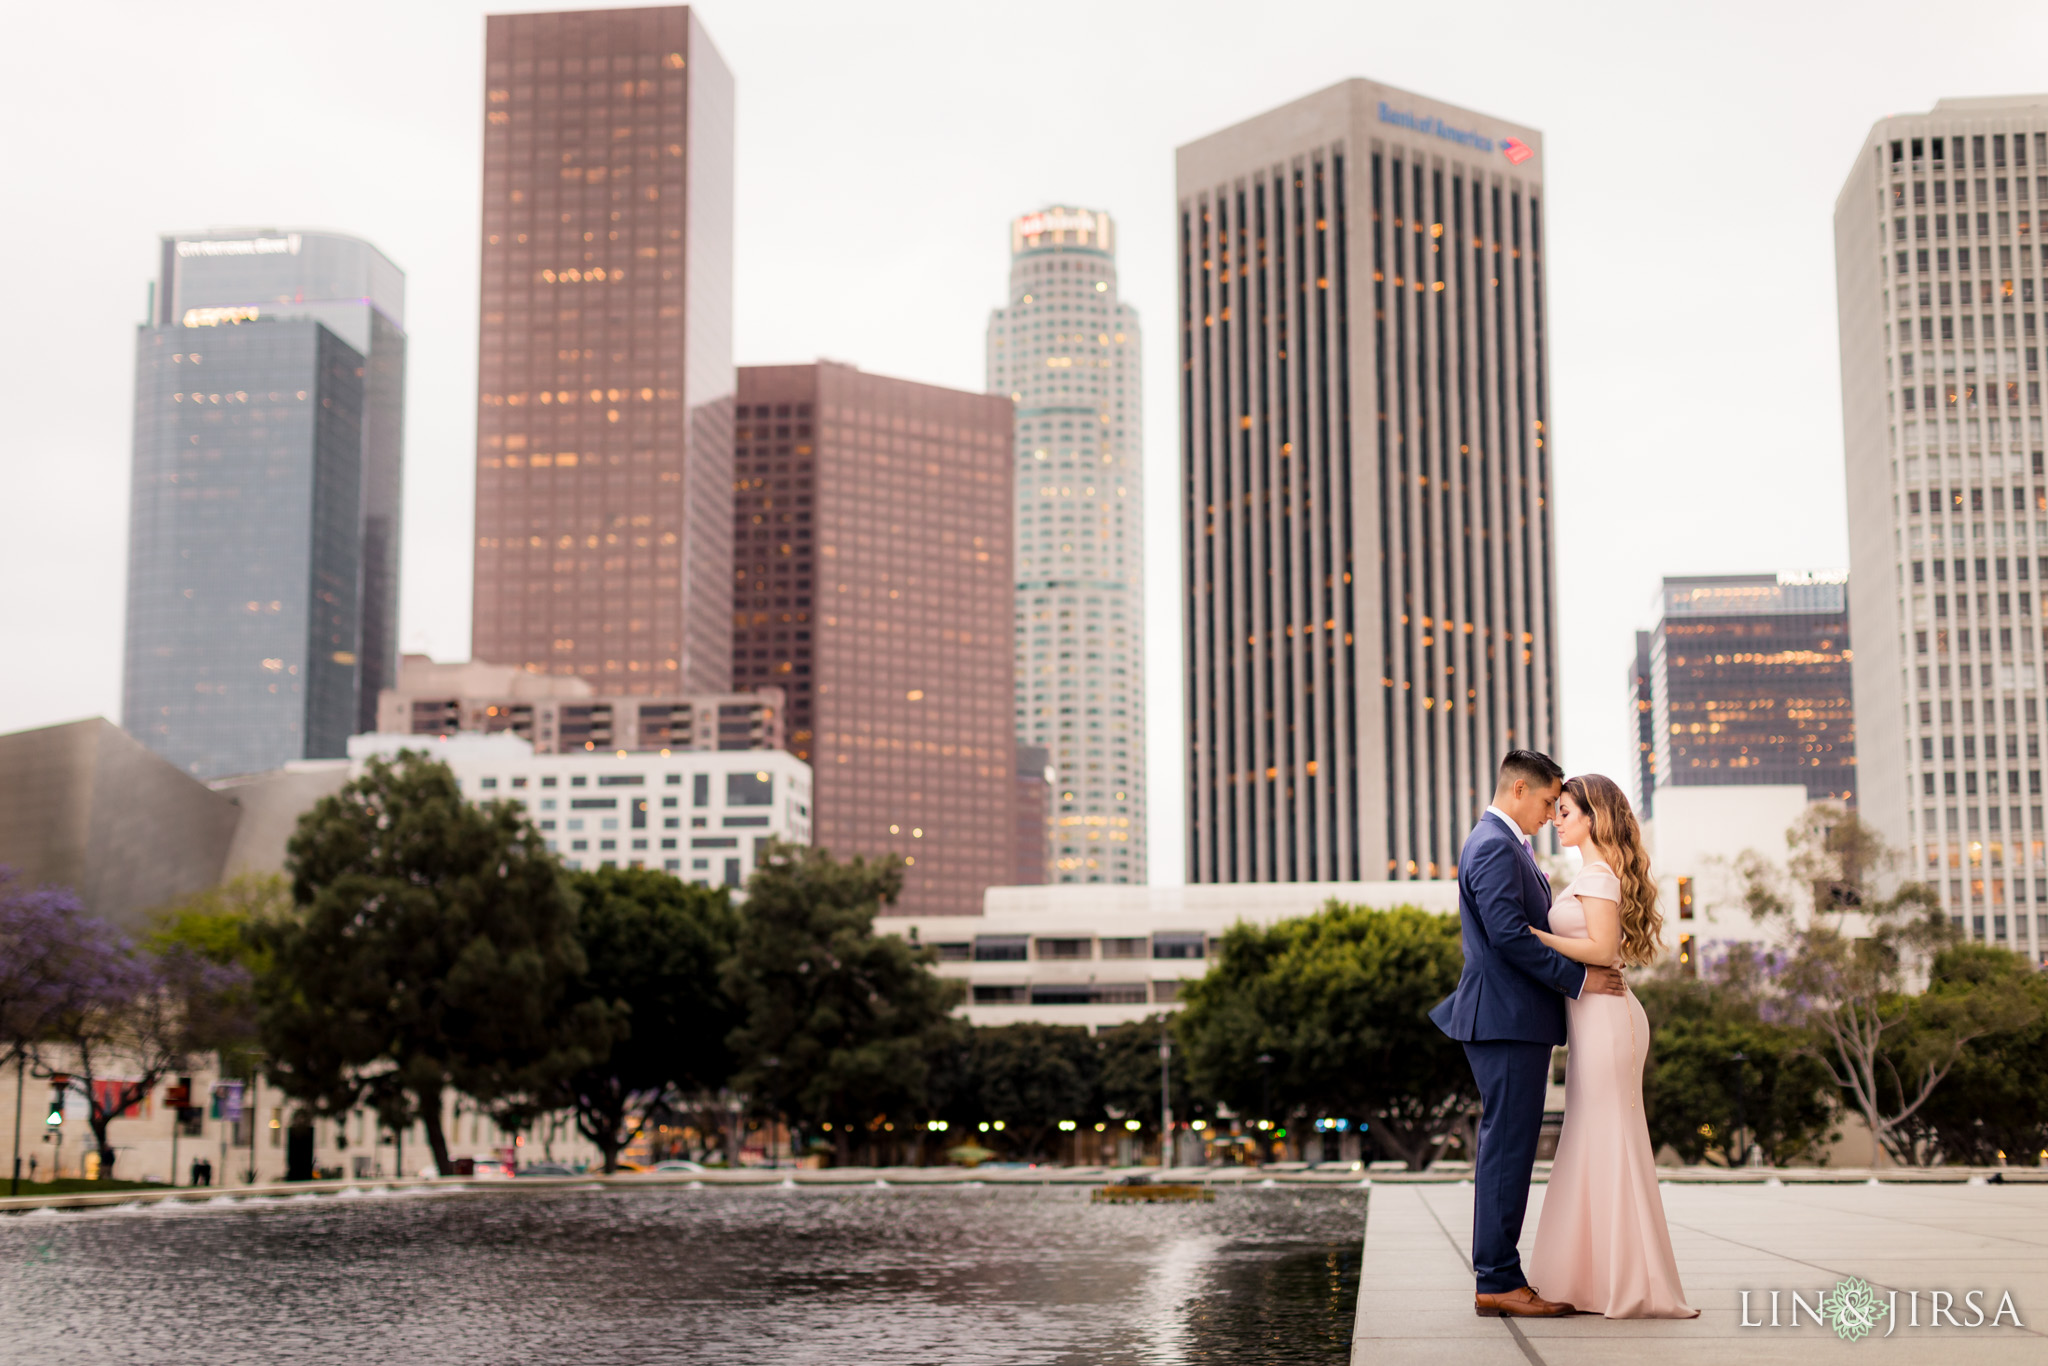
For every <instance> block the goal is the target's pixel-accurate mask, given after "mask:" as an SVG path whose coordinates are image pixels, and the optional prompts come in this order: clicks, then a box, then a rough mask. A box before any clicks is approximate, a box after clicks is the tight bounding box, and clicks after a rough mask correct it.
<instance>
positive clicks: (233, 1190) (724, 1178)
mask: <svg viewBox="0 0 2048 1366" xmlns="http://www.w3.org/2000/svg"><path fill="white" fill-rule="evenodd" d="M1139 1175H1142V1176H1149V1177H1151V1178H1153V1179H1154V1180H1158V1181H1171V1182H1176V1183H1181V1184H1188V1185H1200V1186H1215V1187H1237V1186H1251V1187H1257V1186H1296V1187H1299V1186H1359V1185H1366V1186H1374V1187H1379V1186H1428V1187H1444V1188H1450V1189H1453V1190H1455V1189H1460V1188H1465V1187H1469V1185H1470V1182H1471V1175H1470V1173H1468V1172H1465V1171H1462V1170H1451V1171H1443V1172H1436V1171H1422V1172H1385V1171H1380V1172H1367V1171H1363V1170H1361V1169H1360V1167H1359V1166H1358V1164H1356V1163H1345V1164H1342V1165H1339V1164H1334V1163H1333V1164H1330V1165H1327V1166H1319V1167H1306V1168H1304V1167H1296V1166H1293V1165H1290V1166H1288V1167H1284V1168H1279V1167H1263V1168H1261V1167H1169V1168H1167V1169H1166V1170H1165V1171H1161V1170H1160V1169H1159V1168H1157V1167H1054V1166H1045V1167H1006V1168H1000V1169H995V1170H988V1169H976V1168H967V1167H827V1168H823V1169H817V1170H812V1169H799V1168H791V1167H781V1168H776V1167H740V1168H735V1169H725V1168H713V1169H710V1170H707V1171H703V1172H688V1173H685V1172H660V1173H654V1172H620V1173H619V1174H618V1175H616V1176H610V1177H607V1176H603V1175H599V1174H595V1173H592V1174H589V1175H584V1176H522V1177H466V1176H444V1177H405V1178H391V1179H386V1180H376V1179H370V1180H360V1181H356V1180H347V1181H296V1182H273V1183H269V1184H266V1185H259V1186H200V1187H197V1188H194V1187H190V1186H179V1187H176V1188H172V1189H166V1190H125V1191H108V1192H106V1193H105V1194H99V1193H96V1192H78V1193H74V1194H69V1195H33V1196H20V1197H17V1198H13V1199H7V1198H0V1214H8V1213H17V1214H18V1213H24V1212H27V1211H30V1210H38V1209H55V1210H67V1209H103V1208H109V1207H118V1206H121V1205H153V1204H161V1203H164V1202H167V1201H168V1202H175V1203H179V1204H206V1203H209V1202H211V1201H215V1200H221V1199H226V1200H231V1201H243V1200H280V1199H292V1198H295V1197H315V1196H350V1195H351V1194H352V1195H353V1196H362V1195H369V1194H399V1193H428V1192H436V1191H438V1192H444V1193H445V1192H455V1191H536V1190H560V1189H562V1188H564V1187H589V1186H593V1185H595V1186H600V1187H603V1188H607V1189H613V1188H615V1189H621V1190H628V1189H652V1188H671V1189H673V1188H684V1189H688V1188H692V1187H711V1186H744V1187H777V1188H779V1187H787V1186H836V1187H850V1186H875V1185H877V1184H879V1185H883V1186H962V1187H975V1186H1101V1185H1106V1184H1108V1183H1109V1182H1111V1181H1115V1180H1118V1179H1119V1178H1122V1177H1126V1176H1139ZM1658 1176H1659V1179H1660V1180H1661V1181H1663V1182H1665V1183H1666V1184H1667V1185H1669V1186H1745V1187H1764V1188H1774V1187H1776V1186H1788V1187H1789V1186H1869V1185H1872V1184H1878V1185H1887V1186H1890V1185H1909V1186H1981V1185H1988V1184H1992V1182H1993V1178H1998V1181H1997V1184H2001V1185H2037V1186H2048V1168H2038V1167H2005V1168H1994V1167H1934V1168H1899V1167H1886V1168H1880V1169H1877V1170H1875V1171H1873V1170H1870V1169H1868V1168H1842V1169H1839V1170H1836V1169H1830V1168H1825V1167H1790V1168H1784V1169H1779V1170H1771V1169H1744V1170H1741V1171H1733V1172H1731V1171H1725V1170H1722V1169H1721V1168H1718V1167H1671V1168H1666V1169H1664V1170H1663V1171H1660V1172H1659V1173H1658ZM1547 1177H1548V1172H1547V1171H1545V1170H1544V1169H1542V1168H1539V1169H1538V1170H1537V1173H1536V1184H1537V1186H1538V1188H1539V1189H1540V1188H1541V1186H1542V1185H1543V1183H1544V1181H1545V1180H1546V1179H1547ZM1533 1219H1534V1216H1533V1214H1532V1216H1531V1223H1530V1225H1529V1227H1530V1229H1531V1230H1532V1231H1533V1229H1534V1228H1535V1224H1534V1222H1533ZM2044 1310H2048V1306H2044Z"/></svg>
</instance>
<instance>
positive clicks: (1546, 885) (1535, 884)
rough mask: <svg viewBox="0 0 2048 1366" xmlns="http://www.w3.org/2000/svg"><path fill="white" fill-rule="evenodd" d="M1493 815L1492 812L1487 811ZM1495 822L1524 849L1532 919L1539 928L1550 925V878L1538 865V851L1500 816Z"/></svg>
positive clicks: (1524, 871)
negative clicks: (1545, 875) (1524, 841)
mask: <svg viewBox="0 0 2048 1366" xmlns="http://www.w3.org/2000/svg"><path fill="white" fill-rule="evenodd" d="M1487 814H1488V815H1489V816H1493V813H1492V812H1488V813H1487ZM1493 820H1494V823H1495V824H1497V825H1499V826H1500V827H1501V828H1502V829H1503V830H1505V831H1507V836H1508V838H1509V839H1510V840H1512V841H1514V845H1515V847H1516V848H1517V849H1520V850H1521V851H1522V863H1521V868H1522V883H1523V886H1524V888H1525V889H1526V890H1525V893H1524V895H1525V896H1526V898H1527V899H1528V903H1529V910H1530V915H1529V918H1530V920H1532V921H1534V922H1535V923H1536V924H1537V926H1538V927H1539V928H1542V929H1548V928H1549V927H1550V879H1548V878H1546V877H1544V876H1543V870H1542V869H1541V868H1539V867H1537V865H1536V851H1535V850H1533V849H1531V848H1530V847H1529V846H1528V845H1526V844H1524V843H1522V832H1521V831H1519V830H1516V829H1514V828H1513V827H1512V826H1510V825H1509V824H1508V823H1507V822H1506V821H1504V820H1502V819H1501V818H1500V817H1499V816H1493Z"/></svg>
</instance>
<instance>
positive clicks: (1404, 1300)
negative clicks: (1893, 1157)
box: [1351, 1181, 2048, 1366]
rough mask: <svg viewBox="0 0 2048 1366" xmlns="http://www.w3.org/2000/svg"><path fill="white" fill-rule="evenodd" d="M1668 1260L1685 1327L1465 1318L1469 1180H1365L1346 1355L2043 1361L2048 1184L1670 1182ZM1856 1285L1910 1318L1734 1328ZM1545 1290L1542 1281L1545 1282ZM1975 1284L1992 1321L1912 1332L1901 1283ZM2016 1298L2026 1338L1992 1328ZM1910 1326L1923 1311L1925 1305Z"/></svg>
mask: <svg viewBox="0 0 2048 1366" xmlns="http://www.w3.org/2000/svg"><path fill="white" fill-rule="evenodd" d="M1662 1189H1663V1195H1664V1209H1665V1214H1666V1218H1667V1219H1668V1220H1669V1222H1670V1225H1671V1238H1672V1245H1673V1250H1674V1251H1675V1252H1676V1253H1677V1256H1678V1268H1679V1272H1680V1274H1681V1275H1682V1276H1683V1277H1684V1280H1685V1289H1686V1297H1687V1299H1688V1300H1690V1301H1691V1303H1693V1304H1694V1305H1696V1306H1698V1307H1699V1308H1700V1310H1701V1311H1702V1313H1701V1316H1700V1317H1699V1318H1697V1319H1691V1320H1659V1319H1636V1320H1613V1321H1610V1320H1608V1319H1604V1318H1598V1317H1594V1316H1591V1315H1579V1316H1575V1317H1573V1318H1569V1319H1546V1320H1521V1321H1515V1320H1507V1319H1482V1318H1479V1317H1477V1316H1476V1315H1475V1314H1474V1313H1473V1312H1472V1275H1471V1270H1470V1264H1469V1262H1468V1261H1467V1260H1466V1257H1467V1253H1468V1252H1469V1250H1470V1241H1471V1229H1472V1188H1471V1187H1470V1186H1466V1185H1405V1184H1392V1183H1387V1182H1380V1181H1375V1182H1374V1184H1373V1188H1372V1204H1371V1209H1370V1213H1369V1214H1368V1216H1367V1218H1366V1231H1365V1258H1364V1264H1363V1267H1362V1270H1361V1274H1360V1277H1359V1291H1358V1321H1357V1329H1356V1333H1355V1336H1354V1339H1353V1346H1352V1358H1351V1359H1352V1361H1353V1362H1354V1363H1358V1364H1359V1366H1365V1364H1367V1363H1369V1364H1370V1366H1410V1363H1413V1364H1414V1366H1424V1363H1429V1366H1437V1363H1441V1362H1442V1361H1444V1360H1446V1359H1447V1358H1449V1357H1453V1356H1455V1357H1456V1359H1457V1360H1458V1361H1459V1362H1460V1366H1598V1364H1601V1363H1609V1362H1613V1363H1621V1362H1629V1363H1632V1364H1633V1363H1640V1362H1642V1361H1643V1360H1645V1359H1646V1358H1652V1359H1653V1360H1654V1362H1655V1366H1694V1364H1695V1363H1700V1364H1702V1366H1704V1364H1705V1363H1714V1364H1715V1366H1720V1364H1721V1363H1726V1362H1730V1361H1734V1360H1738V1359H1739V1360H1740V1361H1741V1362H1742V1363H1743V1366H1779V1364H1780V1363H1783V1364H1784V1366H1795V1364H1796V1366H1808V1363H1811V1362H1813V1361H1818V1360H1833V1359H1836V1358H1838V1357H1839V1358H1842V1359H1849V1355H1850V1354H1860V1359H1861V1360H1864V1361H1866V1362H1872V1361H1890V1362H1897V1363H1905V1362H1913V1363H1919V1362H1930V1363H1932V1362H1942V1363H1947V1362H1952V1361H1955V1360H1957V1359H1958V1358H1959V1357H1961V1356H1964V1355H1965V1354H1967V1356H1968V1358H1969V1360H1970V1361H1971V1362H1972V1363H1973V1366H1976V1364H1977V1363H1982V1364H1983V1366H2005V1364H2006V1363H2014V1364H2015V1366H2017V1363H2021V1362H2026V1363H2029V1364H2030V1366H2031V1364H2032V1363H2038V1362H2041V1361H2044V1360H2048V1331H2044V1330H2048V1186H2043V1185H2007V1186H1966V1185H1938V1186H1937V1185H1904V1184H1898V1185H1892V1184H1887V1185H1883V1186H1870V1185H1863V1186H1848V1185H1837V1186H1829V1185H1805V1186H1798V1185H1787V1186H1770V1187H1766V1186H1730V1185H1683V1184H1671V1185H1666V1186H1664V1187H1663V1188H1662ZM1543 1194H1544V1187H1542V1186H1540V1185H1539V1186H1537V1187H1536V1188H1535V1189H1534V1190H1533V1191H1532V1192H1531V1195H1530V1200H1529V1217H1528V1221H1527V1223H1526V1224H1525V1225H1524V1226H1523V1238H1522V1255H1523V1256H1524V1257H1525V1258H1526V1257H1527V1256H1528V1255H1529V1247H1530V1244H1531V1242H1532V1241H1533V1240H1534V1237H1535V1233H1536V1221H1537V1219H1538V1217H1539V1216H1540V1215H1541V1213H1542V1208H1543ZM1847 1277H1862V1278H1864V1279H1865V1280H1867V1281H1869V1282H1870V1283H1871V1284H1872V1285H1873V1286H1875V1287H1876V1288H1877V1291H1878V1296H1879V1298H1880V1300H1881V1301H1882V1300H1884V1299H1886V1298H1888V1294H1889V1291H1891V1290H1893V1289H1896V1290H1898V1291H1899V1298H1898V1306H1899V1317H1900V1318H1901V1320H1902V1322H1901V1323H1900V1324H1899V1326H1898V1328H1897V1330H1896V1331H1895V1332H1894V1333H1893V1334H1892V1335H1891V1336H1890V1337H1885V1336H1883V1334H1884V1332H1885V1329H1886V1327H1888V1326H1889V1323H1888V1321H1887V1322H1884V1323H1881V1324H1880V1325H1879V1327H1878V1328H1877V1329H1876V1331H1875V1332H1873V1333H1872V1334H1871V1336H1870V1337H1868V1338H1867V1339H1865V1340H1863V1341H1861V1342H1851V1341H1843V1340H1841V1339H1839V1338H1838V1337H1837V1336H1836V1335H1835V1333H1834V1332H1833V1331H1832V1330H1831V1329H1829V1328H1826V1327H1821V1326H1818V1325H1816V1324H1814V1323H1813V1321H1812V1320H1811V1319H1810V1318H1805V1319H1803V1321H1802V1323H1801V1325H1800V1326H1799V1327H1798V1328H1796V1329H1793V1328H1775V1329H1774V1328H1769V1327H1748V1328H1745V1327H1742V1326H1741V1306H1742V1299H1741V1294H1740V1292H1741V1291H1743V1290H1749V1291H1751V1292H1752V1293H1751V1296H1750V1304H1751V1313H1750V1318H1751V1321H1752V1322H1755V1321H1758V1320H1761V1321H1762V1322H1764V1323H1768V1322H1769V1320H1770V1317H1771V1315H1770V1292H1771V1291H1772V1290H1780V1291H1783V1292H1784V1298H1783V1299H1782V1300H1781V1303H1782V1304H1784V1306H1785V1312H1789V1310H1790V1299H1789V1297H1790V1293H1791V1292H1792V1291H1794V1290H1798V1291H1800V1292H1801V1293H1802V1294H1803V1295H1804V1296H1805V1297H1806V1299H1807V1300H1808V1301H1811V1300H1812V1299H1813V1297H1814V1295H1815V1293H1816V1292H1819V1291H1825V1290H1832V1289H1833V1288H1834V1286H1835V1284H1836V1282H1837V1281H1839V1280H1842V1279H1844V1278H1847ZM1537 1284H1538V1285H1539V1286H1540V1285H1541V1284H1542V1280H1541V1278H1540V1277H1538V1279H1537ZM1972 1289H1982V1290H1984V1291H1986V1292H1987V1294H1986V1296H1985V1298H1984V1301H1983V1302H1984V1306H1985V1308H1984V1313H1985V1316H1986V1318H1987V1326H1985V1327H1980V1328H1976V1329H1968V1328H1950V1327H1947V1326H1945V1325H1944V1326H1943V1327H1940V1328H1931V1329H1930V1328H1918V1329H1915V1328H1911V1327H1909V1326H1907V1324H1906V1322H1904V1321H1903V1320H1905V1319H1906V1318H1907V1317H1908V1309H1909V1304H1908V1300H1907V1295H1906V1292H1907V1291H1908V1290H1920V1291H1923V1292H1924V1291H1929V1290H1946V1291H1949V1292H1951V1293H1953V1294H1955V1295H1956V1296H1957V1303H1956V1312H1955V1317H1956V1318H1957V1319H1958V1320H1959V1321H1967V1318H1968V1314H1967V1311H1966V1310H1965V1309H1964V1307H1963V1305H1962V1303H1961V1296H1962V1294H1963V1292H1965V1291H1967V1290H1972ZM2005 1292H2010V1293H2011V1295H2012V1300H2013V1304H2014V1305H2015V1306H2016V1307H2017V1309H2018V1311H2019V1317H2020V1321H2021V1323H2022V1324H2024V1325H2025V1326H2024V1328H2023V1329H2021V1330H2017V1331H2016V1330H2014V1329H2013V1328H2012V1327H2011V1322H2012V1320H2011V1317H2010V1316H2007V1318H2006V1319H2005V1321H2004V1325H2003V1326H2000V1327H1998V1328H1995V1329H1994V1328H1991V1327H1989V1326H1988V1318H1989V1316H1990V1315H1991V1314H1992V1313H1993V1312H1995V1310H1996V1308H1997V1304H1998V1298H1999V1296H2000V1295H2001V1294H2002V1293H2005ZM1919 1306H1920V1319H1921V1322H1922V1323H1926V1322H1927V1321H1928V1319H1929V1313H1928V1297H1927V1295H1926V1294H1924V1293H1923V1294H1922V1295H1921V1296H1920V1301H1919Z"/></svg>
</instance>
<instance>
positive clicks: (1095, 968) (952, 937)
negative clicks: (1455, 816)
mask: <svg viewBox="0 0 2048 1366" xmlns="http://www.w3.org/2000/svg"><path fill="white" fill-rule="evenodd" d="M1332 898H1335V899H1337V900H1339V901H1343V902H1346V903H1348V904H1351V905H1355V906H1372V907H1376V908H1381V909H1384V908H1389V907H1394V906H1403V905H1406V906H1419V907H1421V908H1422V909H1424V910H1427V911H1439V912H1444V913H1447V914H1450V915H1456V914H1457V911H1458V885H1457V884H1456V883H1455V882H1423V883H1414V882H1404V883H1389V882H1357V883H1342V882H1339V883H1330V882H1299V883H1272V882H1266V883H1238V884H1234V885H1229V886H1207V887H1071V886H1060V885H1057V884H1053V885H1048V886H1043V887H991V888H989V889H988V891H987V892H986V893H985V894H984V895H983V898H982V913H981V914H980V915H979V916H974V917H964V916H957V915H951V916H946V915H940V916H890V917H888V918H887V919H886V920H882V921H878V922H876V923H877V925H878V926H880V927H881V928H884V929H886V930H888V931H889V932H891V933H894V934H901V935H905V936H907V937H909V938H911V939H914V940H916V941H918V942H919V943H923V944H930V945H932V946H934V947H936V948H937V949H938V954H939V963H938V971H939V973H940V975H941V976H946V977H955V978H958V979H960V980H961V981H964V982H966V983H967V986H968V997H967V1002H966V1004H965V1006H964V1008H963V1013H964V1015H965V1016H966V1018H967V1020H968V1022H969V1023H971V1024H977V1025H1003V1024H1016V1023H1019V1022H1022V1021H1037V1022H1039V1023H1043V1024H1078V1025H1091V1026H1099V1025H1113V1024H1124V1023H1127V1022H1129V1021H1131V1020H1142V1019H1144V1018H1145V1017H1146V1016H1148V1015H1153V1014H1157V1013H1158V1012H1160V1011H1161V1010H1172V1009H1174V1008H1175V1007H1176V1006H1177V1005H1178V1003H1179V1001H1180V992H1181V988H1182V986H1183V984H1184V983H1186V982H1188V981H1189V980H1191V979H1193V978H1197V977H1200V976H1202V974H1204V973H1206V972H1207V971H1208V970H1209V963H1210V961H1211V960H1212V959H1214V957H1215V955H1216V950H1217V948H1218V946H1219V945H1220V944H1221V942H1222V939H1223V933H1224V931H1225V930H1227V929H1229V928H1230V927H1231V926H1232V925H1235V924H1237V923H1238V922H1239V921H1245V922H1247V923H1249V924H1253V925H1271V924H1273V923H1274V922H1275V921H1279V920H1286V919H1290V918H1293V917H1295V916H1304V915H1313V914H1315V913H1316V912H1317V911H1319V910H1321V909H1322V908H1323V906H1324V905H1325V904H1326V903H1327V902H1329V901H1330V900H1331V899H1332Z"/></svg>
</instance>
